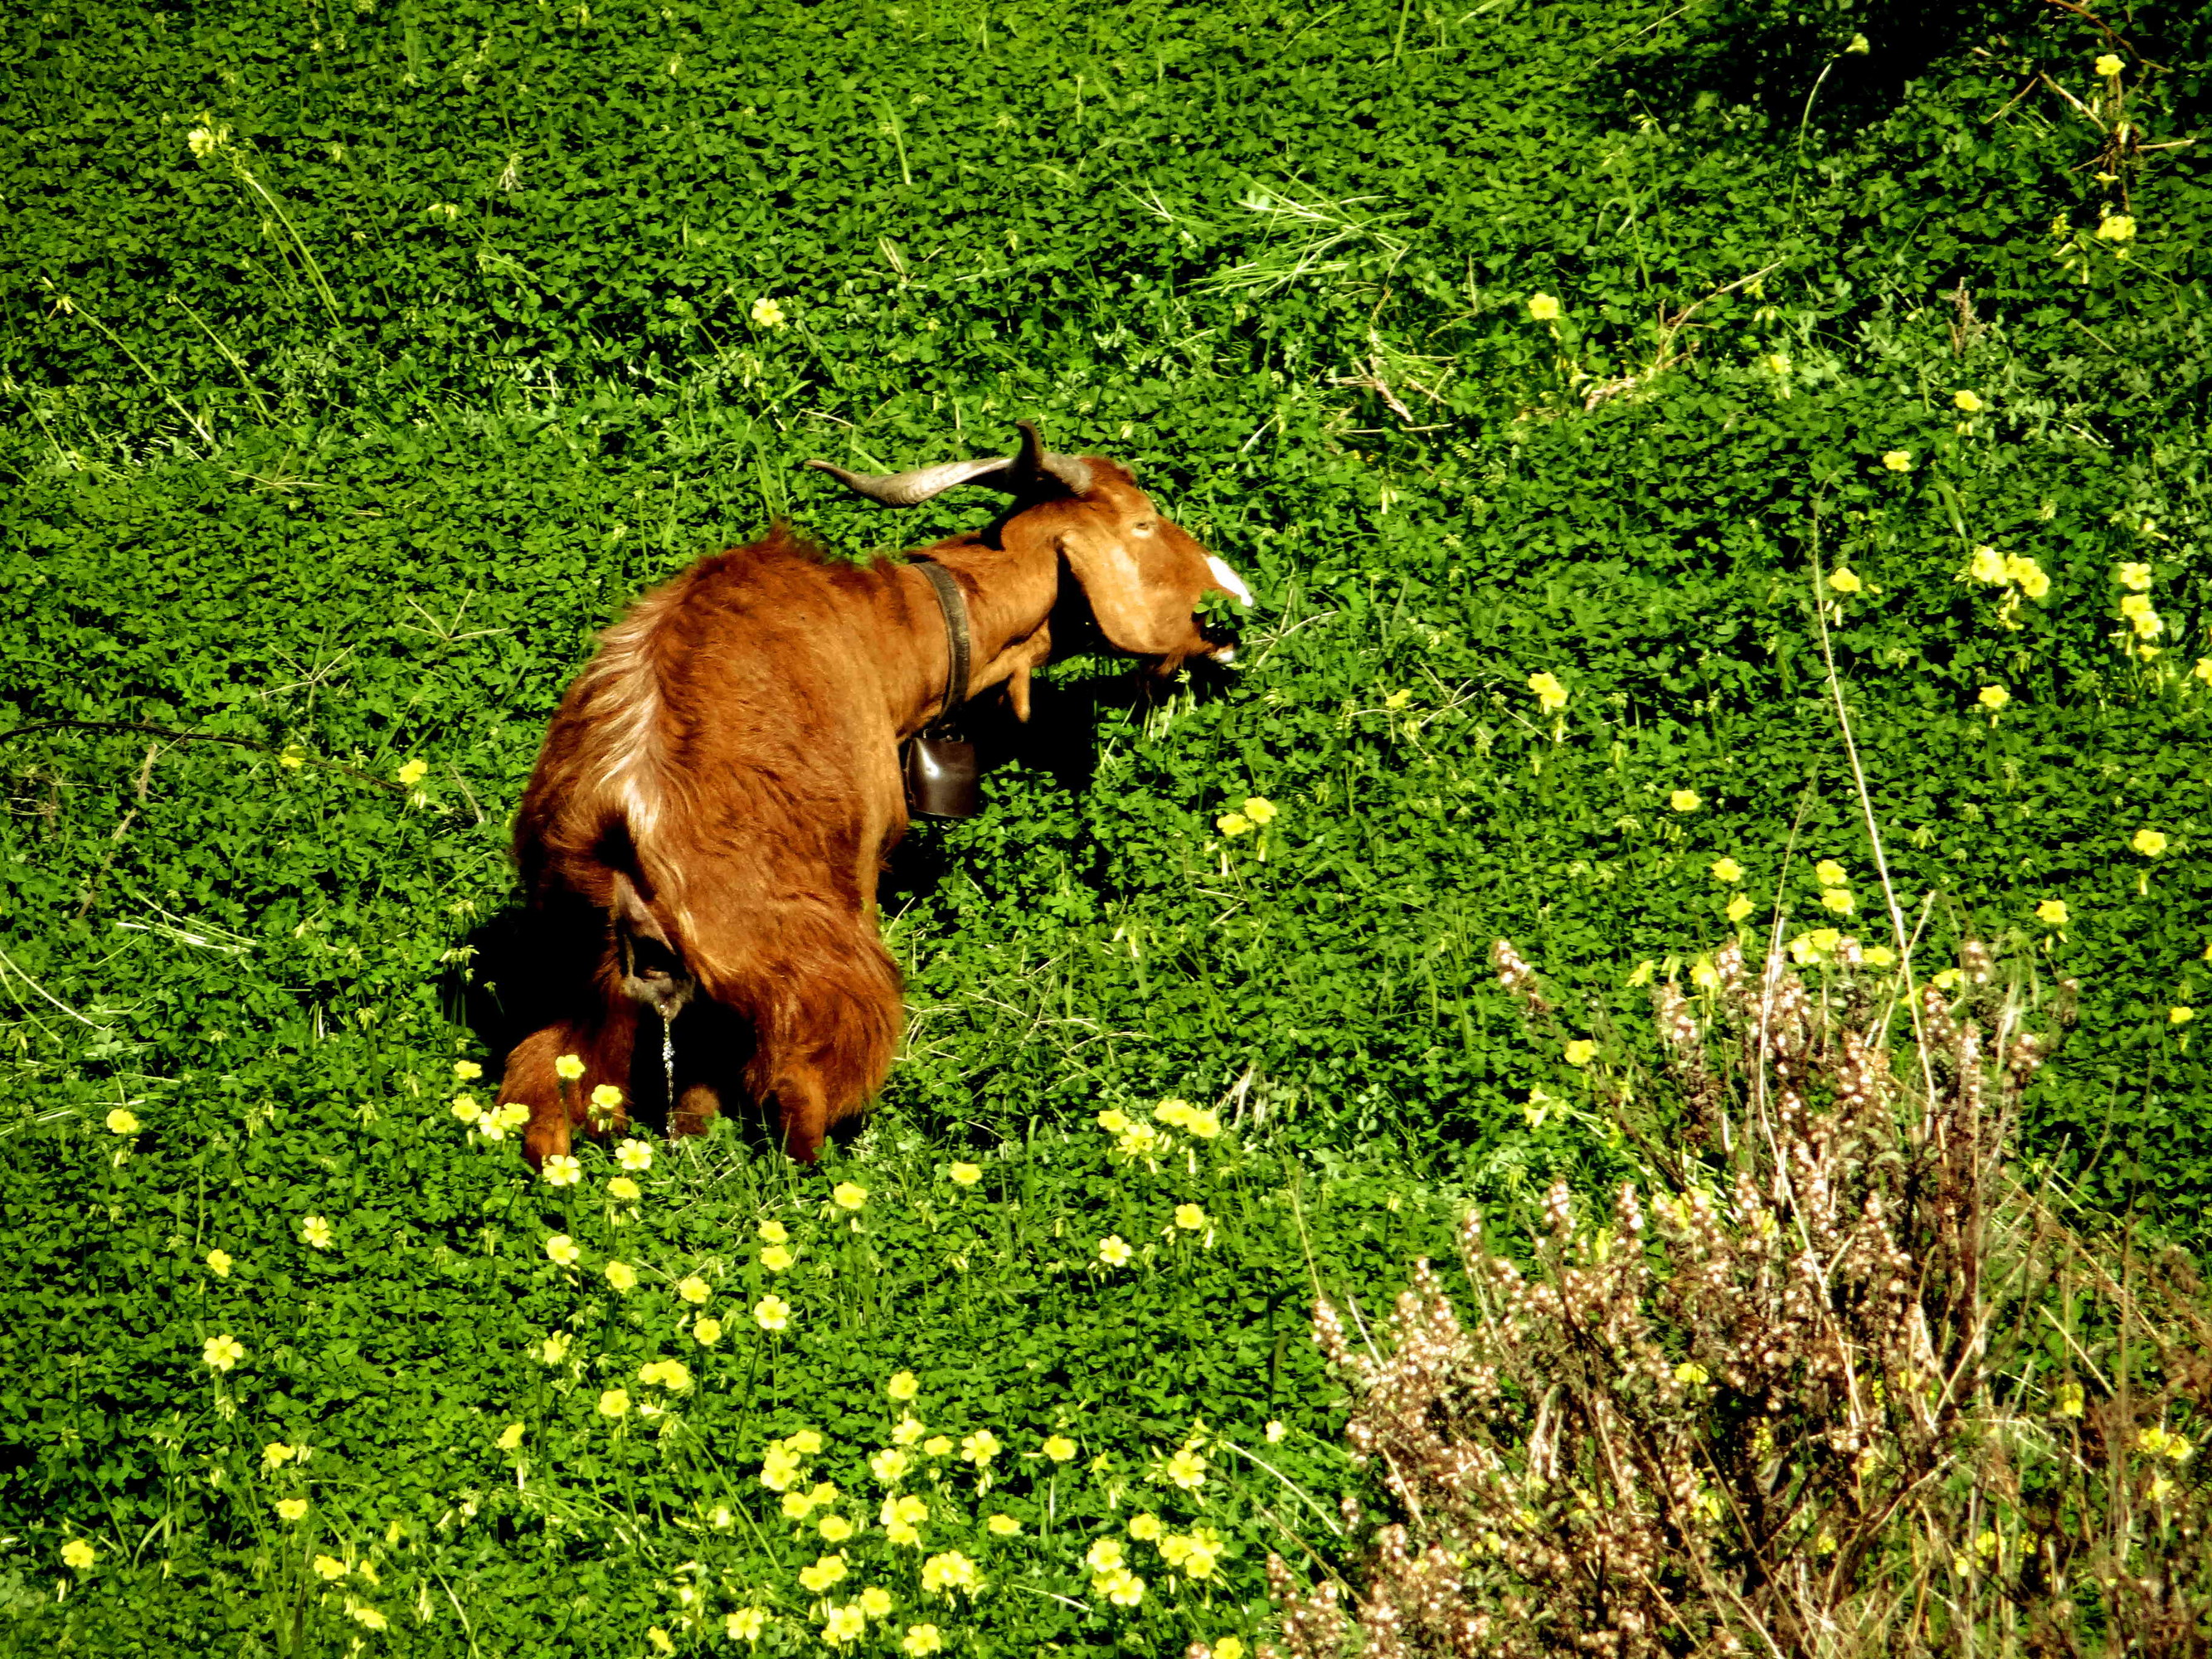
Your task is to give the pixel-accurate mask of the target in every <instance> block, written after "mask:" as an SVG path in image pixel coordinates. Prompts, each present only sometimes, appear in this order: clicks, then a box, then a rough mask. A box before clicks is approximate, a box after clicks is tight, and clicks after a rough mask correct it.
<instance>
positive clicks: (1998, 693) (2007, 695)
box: [1974, 685, 2012, 714]
mask: <svg viewBox="0 0 2212 1659" xmlns="http://www.w3.org/2000/svg"><path fill="white" fill-rule="evenodd" d="M1974 701H1975V702H1978V703H1980V704H1981V706H1982V707H1983V708H1986V709H1988V710H1989V711H1990V713H1991V714H1995V713H1996V711H1997V710H1998V709H2000V708H2003V707H2004V706H2005V705H2006V704H2007V703H2008V702H2011V701H2012V693H2011V692H2009V691H2008V690H2005V689H2004V687H2002V685H1985V686H1984V687H1983V688H1982V690H1981V693H1980V695H1979V696H1977V697H1976V698H1975V699H1974Z"/></svg>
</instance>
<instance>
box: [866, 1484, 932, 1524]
mask: <svg viewBox="0 0 2212 1659" xmlns="http://www.w3.org/2000/svg"><path fill="white" fill-rule="evenodd" d="M876 1519H877V1520H878V1521H879V1522H882V1523H883V1524H884V1526H885V1527H918V1526H920V1525H921V1523H922V1522H925V1521H927V1520H928V1519H929V1505H928V1504H926V1503H924V1502H923V1501H922V1500H921V1498H916V1497H915V1495H914V1494H913V1493H912V1492H908V1494H907V1495H906V1496H905V1497H903V1498H885V1499H884V1506H883V1508H882V1510H880V1511H878V1514H877V1516H876Z"/></svg>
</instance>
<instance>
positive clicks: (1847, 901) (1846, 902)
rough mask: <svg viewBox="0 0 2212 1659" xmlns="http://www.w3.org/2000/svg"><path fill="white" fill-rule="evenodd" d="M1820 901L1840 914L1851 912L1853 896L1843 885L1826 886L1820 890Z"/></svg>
mask: <svg viewBox="0 0 2212 1659" xmlns="http://www.w3.org/2000/svg"><path fill="white" fill-rule="evenodd" d="M1820 902H1821V903H1822V904H1824V905H1826V906H1827V908H1829V909H1831V910H1833V911H1834V912H1835V913H1836V914H1837V915H1839V916H1847V915H1850V913H1851V908H1852V906H1851V896H1850V892H1849V891H1848V890H1845V889H1844V888H1841V887H1826V888H1823V889H1821V890H1820Z"/></svg>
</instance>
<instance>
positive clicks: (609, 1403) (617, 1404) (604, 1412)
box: [599, 1389, 629, 1417]
mask: <svg viewBox="0 0 2212 1659" xmlns="http://www.w3.org/2000/svg"><path fill="white" fill-rule="evenodd" d="M599 1415H600V1416H602V1417H626V1416H628V1415H629V1393H628V1392H627V1391H626V1390H624V1389H608V1390H607V1391H606V1392H605V1393H604V1394H602V1395H600V1396H599Z"/></svg>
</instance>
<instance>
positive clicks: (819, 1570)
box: [799, 1553, 845, 1592]
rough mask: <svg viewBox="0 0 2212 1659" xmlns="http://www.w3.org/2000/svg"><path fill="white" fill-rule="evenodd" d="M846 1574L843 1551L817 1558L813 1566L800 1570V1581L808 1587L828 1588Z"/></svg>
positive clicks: (819, 1589) (816, 1589) (818, 1589)
mask: <svg viewBox="0 0 2212 1659" xmlns="http://www.w3.org/2000/svg"><path fill="white" fill-rule="evenodd" d="M844 1576H845V1558H844V1556H843V1555H842V1553H839V1554H836V1555H824V1556H821V1557H819V1558H817V1559H816V1561H815V1563H814V1565H812V1566H811V1567H801V1568H800V1569H799V1583H801V1584H803V1585H804V1586H805V1588H807V1589H811V1590H814V1591H817V1592H819V1591H822V1590H826V1589H829V1586H830V1585H832V1584H834V1583H836V1582H837V1581H838V1580H839V1579H841V1578H842V1577H844Z"/></svg>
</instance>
